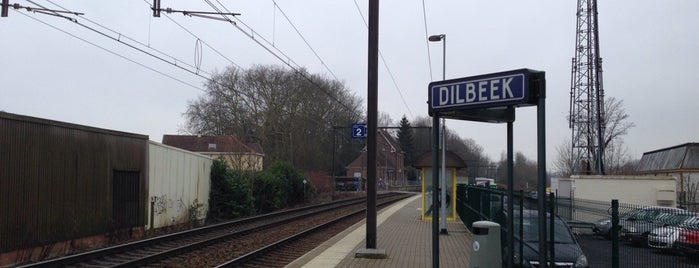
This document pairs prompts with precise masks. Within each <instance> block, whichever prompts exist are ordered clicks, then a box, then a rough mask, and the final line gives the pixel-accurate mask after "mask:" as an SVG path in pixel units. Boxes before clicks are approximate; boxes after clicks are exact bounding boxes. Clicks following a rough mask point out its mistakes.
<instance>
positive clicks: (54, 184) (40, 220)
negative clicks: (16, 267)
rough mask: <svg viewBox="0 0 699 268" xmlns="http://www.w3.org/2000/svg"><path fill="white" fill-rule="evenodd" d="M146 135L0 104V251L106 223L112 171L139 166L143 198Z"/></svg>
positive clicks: (109, 226)
mask: <svg viewBox="0 0 699 268" xmlns="http://www.w3.org/2000/svg"><path fill="white" fill-rule="evenodd" d="M147 140H148V137H147V136H143V135H135V134H129V133H123V132H116V131H109V130H103V129H97V128H91V127H85V126H79V125H73V124H68V123H63V122H57V121H51V120H44V119H39V118H32V117H26V116H20V115H14V114H8V113H3V112H0V252H6V251H10V250H14V249H19V248H26V247H31V246H38V245H44V244H48V243H52V242H57V241H62V240H68V239H72V238H80V237H85V236H90V235H96V234H104V233H107V232H109V231H112V230H113V229H114V222H113V220H112V216H113V209H112V205H113V203H112V182H113V180H112V179H113V178H112V176H113V172H114V171H128V172H135V173H138V174H140V182H139V183H140V187H139V188H140V190H139V191H140V193H139V196H140V200H141V202H140V203H145V196H146V194H145V190H146V185H145V181H146V176H147V174H145V172H146V154H147V146H146V145H147ZM138 217H139V218H138V219H136V222H137V223H138V224H140V225H143V224H144V220H145V211H143V210H142V211H139V215H138Z"/></svg>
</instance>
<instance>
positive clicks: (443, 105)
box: [429, 69, 532, 114]
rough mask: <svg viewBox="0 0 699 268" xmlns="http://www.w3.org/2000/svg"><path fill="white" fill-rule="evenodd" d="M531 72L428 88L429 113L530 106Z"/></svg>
mask: <svg viewBox="0 0 699 268" xmlns="http://www.w3.org/2000/svg"><path fill="white" fill-rule="evenodd" d="M531 74H532V71H531V70H528V69H519V70H513V71H506V72H500V73H492V74H485V75H478V76H471V77H464V78H458V79H452V80H444V81H436V82H432V83H430V84H429V105H430V109H429V110H430V114H432V112H435V111H436V112H441V111H455V110H469V109H475V108H490V107H499V106H519V105H524V104H528V103H529V102H530V95H531V92H530V79H529V76H530V75H531Z"/></svg>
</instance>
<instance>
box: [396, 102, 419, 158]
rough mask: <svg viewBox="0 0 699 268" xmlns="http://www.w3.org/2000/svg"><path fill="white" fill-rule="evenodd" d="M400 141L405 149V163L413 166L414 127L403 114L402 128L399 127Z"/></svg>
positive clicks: (402, 148) (401, 146)
mask: <svg viewBox="0 0 699 268" xmlns="http://www.w3.org/2000/svg"><path fill="white" fill-rule="evenodd" d="M398 143H399V144H400V149H401V150H403V154H404V157H403V164H404V165H405V166H406V167H409V166H412V164H413V161H414V160H415V148H414V147H413V129H412V127H411V126H410V122H409V121H408V118H406V117H405V115H403V118H401V120H400V128H399V129H398Z"/></svg>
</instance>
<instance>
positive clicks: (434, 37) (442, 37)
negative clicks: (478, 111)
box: [428, 34, 447, 234]
mask: <svg viewBox="0 0 699 268" xmlns="http://www.w3.org/2000/svg"><path fill="white" fill-rule="evenodd" d="M428 40H429V41H430V42H439V41H442V80H447V78H446V77H447V35H446V34H439V35H430V37H429V38H428ZM445 125H446V120H445V119H444V118H442V135H441V136H442V142H441V143H442V144H441V145H442V172H441V176H440V183H439V184H440V185H441V186H442V187H441V188H442V189H441V193H440V196H441V198H440V200H439V202H440V204H441V206H440V209H439V210H440V211H439V214H440V215H441V216H442V218H441V221H440V224H439V227H440V231H439V233H440V234H447V208H446V204H444V203H445V201H446V199H447V184H446V177H445V176H446V171H447V168H446V160H445V156H446V150H447V149H446V147H447V146H446V145H447V142H446V138H447V137H446V127H445Z"/></svg>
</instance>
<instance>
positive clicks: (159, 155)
mask: <svg viewBox="0 0 699 268" xmlns="http://www.w3.org/2000/svg"><path fill="white" fill-rule="evenodd" d="M148 154H149V155H148V172H149V175H148V180H149V181H148V192H149V195H150V197H149V200H150V203H149V204H148V205H147V208H146V209H147V210H148V213H147V214H148V215H149V216H148V217H149V218H148V224H147V225H146V227H147V228H160V227H165V226H169V225H175V224H182V223H187V222H189V221H190V220H191V218H190V217H195V218H197V219H199V220H202V219H204V218H206V213H207V211H208V208H209V187H210V176H211V175H210V174H211V164H212V161H213V160H212V159H211V158H209V157H206V156H204V155H201V154H197V153H193V152H189V151H185V150H182V149H178V148H175V147H171V146H167V145H163V144H159V143H156V142H152V141H151V142H149V144H148ZM193 207H195V209H193V210H190V209H191V208H193ZM191 213H196V214H191Z"/></svg>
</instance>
